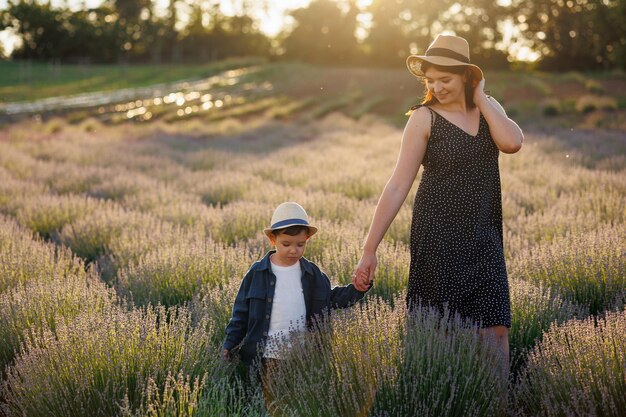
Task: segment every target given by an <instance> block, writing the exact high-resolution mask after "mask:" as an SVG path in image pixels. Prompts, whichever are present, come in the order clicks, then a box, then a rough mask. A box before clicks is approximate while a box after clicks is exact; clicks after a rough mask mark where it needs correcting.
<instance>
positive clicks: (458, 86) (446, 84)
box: [424, 67, 465, 104]
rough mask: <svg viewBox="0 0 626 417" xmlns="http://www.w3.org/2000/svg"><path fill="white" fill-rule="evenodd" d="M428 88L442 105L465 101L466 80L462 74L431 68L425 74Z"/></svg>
mask: <svg viewBox="0 0 626 417" xmlns="http://www.w3.org/2000/svg"><path fill="white" fill-rule="evenodd" d="M424 77H425V79H426V88H428V90H430V92H431V93H432V95H433V96H434V97H435V98H436V99H437V100H438V101H439V103H441V104H447V103H453V102H457V101H464V100H465V79H464V77H463V75H461V74H454V73H451V72H445V71H440V70H438V69H436V68H433V67H430V68H428V69H427V70H426V72H425V73H424Z"/></svg>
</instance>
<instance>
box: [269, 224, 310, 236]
mask: <svg viewBox="0 0 626 417" xmlns="http://www.w3.org/2000/svg"><path fill="white" fill-rule="evenodd" d="M303 230H304V231H305V232H306V234H307V235H308V234H309V228H308V227H307V226H300V225H295V226H289V227H285V228H283V229H274V230H272V234H273V235H274V236H278V235H279V234H281V233H285V234H286V235H289V236H296V235H298V234H300V233H301V232H302V231H303Z"/></svg>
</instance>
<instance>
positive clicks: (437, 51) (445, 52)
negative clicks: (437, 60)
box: [426, 48, 470, 64]
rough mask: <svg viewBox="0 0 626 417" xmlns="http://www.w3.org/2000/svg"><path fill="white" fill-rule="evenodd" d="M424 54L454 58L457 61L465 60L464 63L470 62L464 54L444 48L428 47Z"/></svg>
mask: <svg viewBox="0 0 626 417" xmlns="http://www.w3.org/2000/svg"><path fill="white" fill-rule="evenodd" d="M426 56H442V57H445V58H452V59H456V60H457V61H461V62H465V63H466V64H469V63H470V60H469V58H468V57H466V56H465V55H463V54H460V53H458V52H454V51H453V50H450V49H446V48H429V49H428V50H427V51H426Z"/></svg>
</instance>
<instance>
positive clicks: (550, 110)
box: [541, 99, 562, 116]
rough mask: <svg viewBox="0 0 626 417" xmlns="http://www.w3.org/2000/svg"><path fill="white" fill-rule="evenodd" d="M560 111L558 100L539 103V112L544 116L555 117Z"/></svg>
mask: <svg viewBox="0 0 626 417" xmlns="http://www.w3.org/2000/svg"><path fill="white" fill-rule="evenodd" d="M561 111H562V110H561V104H560V102H559V101H558V100H554V99H547V100H544V101H542V103H541V112H542V113H543V114H544V116H557V115H559V113H561Z"/></svg>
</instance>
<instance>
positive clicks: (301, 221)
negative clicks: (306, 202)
mask: <svg viewBox="0 0 626 417" xmlns="http://www.w3.org/2000/svg"><path fill="white" fill-rule="evenodd" d="M289 226H306V227H308V228H309V237H311V236H313V235H314V234H315V233H316V232H317V227H315V226H312V225H310V224H309V216H307V214H306V211H305V210H304V208H303V207H302V206H301V205H300V204H298V203H293V202H288V203H282V204H281V205H279V206H278V207H276V210H274V214H273V215H272V225H271V226H270V227H267V228H265V229H263V232H264V233H265V234H266V235H267V236H268V237H269V236H270V235H271V233H272V231H273V230H276V229H284V228H286V227H289Z"/></svg>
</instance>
